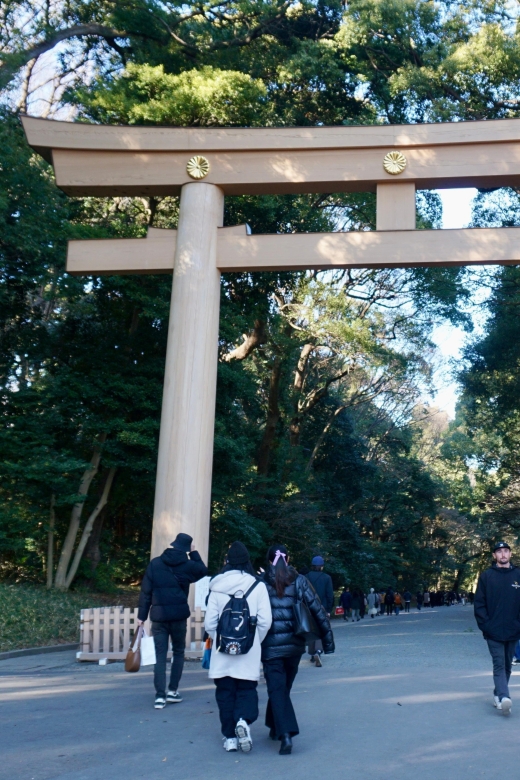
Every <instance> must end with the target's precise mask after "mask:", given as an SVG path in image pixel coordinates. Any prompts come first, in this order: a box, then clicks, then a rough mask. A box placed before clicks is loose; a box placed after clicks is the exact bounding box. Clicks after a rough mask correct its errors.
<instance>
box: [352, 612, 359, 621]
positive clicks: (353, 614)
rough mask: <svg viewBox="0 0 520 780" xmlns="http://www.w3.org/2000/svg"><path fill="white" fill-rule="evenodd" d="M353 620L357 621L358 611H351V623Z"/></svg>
mask: <svg viewBox="0 0 520 780" xmlns="http://www.w3.org/2000/svg"><path fill="white" fill-rule="evenodd" d="M354 620H359V609H353V610H352V622H354Z"/></svg>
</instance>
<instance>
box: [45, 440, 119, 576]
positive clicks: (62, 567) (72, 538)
mask: <svg viewBox="0 0 520 780" xmlns="http://www.w3.org/2000/svg"><path fill="white" fill-rule="evenodd" d="M106 437H107V435H106V433H103V434H101V436H99V438H98V441H97V442H96V445H95V449H94V452H93V454H92V458H91V460H90V465H89V467H88V468H87V469H85V471H84V472H83V476H82V478H81V482H80V485H79V490H78V494H79V495H80V496H85V497H86V496H87V494H88V491H89V488H90V485H91V483H92V480H93V479H94V477H95V476H96V474H97V472H98V469H99V462H100V460H101V445H102V444H103V443H104V442H105V439H106ZM84 505H85V501H78V503H76V504H74V506H73V507H72V512H71V514H70V522H69V529H68V531H67V536H66V537H65V541H64V543H63V547H62V548H61V554H60V560H59V563H58V568H57V570H56V578H55V580H54V587H55V588H58V589H64V590H66V589H67V587H68V586H67V584H66V580H67V570H68V568H69V564H70V560H71V558H72V553H73V550H74V545H75V544H76V537H77V535H78V530H79V524H80V522H81V515H82V514H83V507H84Z"/></svg>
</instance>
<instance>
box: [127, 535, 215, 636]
mask: <svg viewBox="0 0 520 780" xmlns="http://www.w3.org/2000/svg"><path fill="white" fill-rule="evenodd" d="M207 573H208V570H207V568H206V565H205V564H204V563H203V561H202V558H201V557H200V555H199V553H198V552H197V551H196V550H194V551H193V552H191V553H189V558H188V555H187V554H186V553H185V552H182V550H174V549H173V547H168V549H167V550H165V551H164V552H163V554H162V555H159V557H158V558H152V560H151V561H150V563H149V564H148V567H147V569H146V572H145V575H144V577H143V581H142V583H141V593H140V595H139V612H138V613H137V616H138V618H139V620H146V618H147V617H148V612H150V617H151V619H152V620H153V621H154V622H157V623H167V622H168V621H169V620H186V618H188V617H189V616H190V608H189V606H188V594H189V592H190V585H191V583H192V582H197V580H200V579H202V577H205V576H206V574H207ZM150 607H151V609H150Z"/></svg>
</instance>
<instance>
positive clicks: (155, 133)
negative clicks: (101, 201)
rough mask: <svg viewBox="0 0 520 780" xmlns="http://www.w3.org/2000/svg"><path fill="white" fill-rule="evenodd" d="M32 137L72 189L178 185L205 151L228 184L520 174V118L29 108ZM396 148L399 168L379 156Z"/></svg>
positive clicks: (438, 181)
mask: <svg viewBox="0 0 520 780" xmlns="http://www.w3.org/2000/svg"><path fill="white" fill-rule="evenodd" d="M22 121H23V125H24V129H25V132H26V135H27V139H28V141H29V143H30V144H31V146H32V147H33V148H34V149H35V150H36V151H38V152H39V153H40V154H41V155H42V156H44V157H45V158H46V159H47V160H49V161H52V162H53V164H54V167H55V169H56V177H57V182H58V185H59V186H60V187H62V189H64V190H65V192H68V193H69V194H72V195H150V194H177V193H178V192H179V191H180V188H181V187H182V185H183V184H185V183H187V182H189V181H191V179H190V178H189V176H188V174H187V172H186V163H187V161H188V159H189V158H190V157H191V155H193V154H194V153H198V154H204V155H207V157H208V159H209V161H210V166H211V170H210V173H209V175H208V176H207V178H206V179H205V181H207V182H208V183H212V184H216V185H217V186H219V187H221V188H222V190H223V191H224V192H225V193H226V194H230V195H238V194H259V193H265V194H267V193H273V194H283V193H298V192H348V191H351V192H352V191H370V190H375V188H376V186H377V184H378V183H382V182H389V181H394V182H397V181H399V182H409V183H412V182H413V183H415V185H416V187H418V188H430V187H465V186H477V187H500V186H504V185H506V184H511V185H518V184H520V119H498V120H487V121H476V122H448V123H442V124H441V123H439V124H429V125H426V124H423V125H371V126H348V127H296V128H289V127H284V128H183V127H180V128H179V127H136V126H132V127H121V126H107V125H90V124H83V123H80V122H73V123H71V122H57V121H54V120H45V119H34V118H32V117H24V118H23V120H22ZM396 148H398V149H399V150H400V151H402V152H403V153H404V154H405V156H406V158H407V160H408V165H407V167H406V169H405V170H404V172H403V173H402V174H401V175H400V176H398V177H393V176H391V175H390V174H388V173H386V172H385V171H384V169H383V166H382V160H383V157H384V155H385V154H386V152H388V151H391V150H393V149H396Z"/></svg>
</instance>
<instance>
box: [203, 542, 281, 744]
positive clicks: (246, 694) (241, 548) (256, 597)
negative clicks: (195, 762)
mask: <svg viewBox="0 0 520 780" xmlns="http://www.w3.org/2000/svg"><path fill="white" fill-rule="evenodd" d="M226 557H227V563H226V564H225V566H224V568H223V569H222V571H221V572H220V574H217V576H216V577H213V579H212V580H211V582H210V585H209V597H208V603H207V607H206V619H205V628H206V631H207V632H208V634H209V636H210V637H211V639H212V640H213V649H212V651H211V660H210V665H209V677H210V679H211V680H214V681H215V686H216V691H215V698H216V700H217V704H218V709H219V714H220V724H221V727H222V734H223V737H224V749H225V750H227V751H228V752H230V751H235V750H242V752H244V753H249V751H250V750H251V748H252V746H253V740H252V739H251V729H250V725H251V723H254V721H255V720H256V719H257V718H258V692H257V685H258V680H259V679H260V663H261V660H260V657H261V650H260V643H261V642H262V640H263V638H264V637H265V635H266V633H267V631H268V629H269V628H270V626H271V620H272V619H271V604H270V601H269V596H268V594H267V588H266V586H265V583H264V582H258V583H257V585H256V586H255V588H254V590H252V591H251V593H250V594H249V595H248V597H247V604H248V606H249V613H250V615H251V616H252V617H256V631H255V639H254V642H253V646H252V647H251V649H250V650H249V652H248V653H245V654H243V655H242V654H241V655H228V654H227V653H221V652H218V651H217V650H216V648H215V639H216V635H217V627H218V623H219V619H220V616H221V614H222V611H223V610H224V608H225V607H226V605H227V604H228V602H229V600H230V598H231V597H232V596H235V595H237V594H238V595H239V596H242V595H244V596H245V594H246V593H247V592H248V590H249V589H250V588H251V586H252V585H254V583H255V582H256V581H257V580H258V578H257V576H256V574H255V570H254V569H253V566H252V564H251V560H250V558H249V552H248V550H247V547H246V546H245V545H243V544H242V542H233V544H232V545H231V547H230V548H229V550H228V553H227V556H226Z"/></svg>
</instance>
